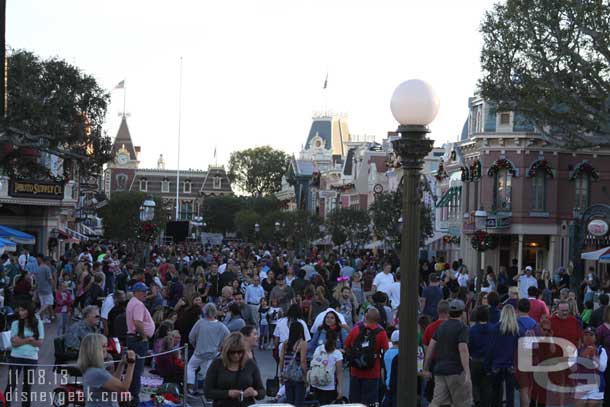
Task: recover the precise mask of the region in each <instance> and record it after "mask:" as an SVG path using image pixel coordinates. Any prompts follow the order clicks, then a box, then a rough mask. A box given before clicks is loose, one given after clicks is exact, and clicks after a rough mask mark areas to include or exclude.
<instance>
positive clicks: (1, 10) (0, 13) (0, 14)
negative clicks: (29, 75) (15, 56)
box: [0, 0, 8, 118]
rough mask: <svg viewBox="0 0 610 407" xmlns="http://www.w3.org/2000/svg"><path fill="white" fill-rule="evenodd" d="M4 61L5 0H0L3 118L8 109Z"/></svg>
mask: <svg viewBox="0 0 610 407" xmlns="http://www.w3.org/2000/svg"><path fill="white" fill-rule="evenodd" d="M6 65H7V63H6V0H0V66H1V68H0V69H1V75H0V95H2V103H0V117H2V118H5V117H6V113H7V110H8V94H7V75H6V69H7V66H6Z"/></svg>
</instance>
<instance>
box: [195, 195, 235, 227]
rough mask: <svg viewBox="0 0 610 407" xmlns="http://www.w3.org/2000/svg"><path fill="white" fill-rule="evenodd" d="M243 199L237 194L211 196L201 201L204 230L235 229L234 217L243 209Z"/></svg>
mask: <svg viewBox="0 0 610 407" xmlns="http://www.w3.org/2000/svg"><path fill="white" fill-rule="evenodd" d="M244 207H245V206H244V199H243V198H241V197H237V196H211V197H206V198H205V199H204V201H203V218H204V220H205V223H206V225H207V226H206V229H205V231H206V232H213V233H227V232H234V231H235V223H234V221H233V220H234V217H235V214H236V213H237V212H239V211H240V210H242V209H244Z"/></svg>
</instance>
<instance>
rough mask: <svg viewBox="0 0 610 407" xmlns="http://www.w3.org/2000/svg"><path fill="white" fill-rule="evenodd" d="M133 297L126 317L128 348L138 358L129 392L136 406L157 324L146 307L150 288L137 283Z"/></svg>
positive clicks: (133, 288)
mask: <svg viewBox="0 0 610 407" xmlns="http://www.w3.org/2000/svg"><path fill="white" fill-rule="evenodd" d="M132 290H133V297H131V300H129V302H128V303H127V308H126V310H125V317H126V319H127V348H128V349H130V350H133V351H134V352H135V353H136V355H137V356H139V357H136V362H135V368H134V372H133V374H134V376H135V380H133V381H132V382H131V386H130V387H129V391H130V393H131V397H132V400H133V401H134V402H135V403H136V405H137V404H138V403H139V402H140V387H141V380H140V378H141V377H142V373H143V372H144V359H143V357H144V356H146V355H147V353H148V341H149V339H150V338H152V336H153V335H154V333H155V322H154V321H153V319H152V317H151V315H150V312H148V309H147V308H146V306H145V305H144V299H145V298H146V293H147V291H148V287H147V286H146V284H144V283H142V282H137V283H135V284H134V285H133V287H132Z"/></svg>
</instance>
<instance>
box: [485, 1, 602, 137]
mask: <svg viewBox="0 0 610 407" xmlns="http://www.w3.org/2000/svg"><path fill="white" fill-rule="evenodd" d="M481 33H482V34H483V50H482V52H481V68H482V70H483V78H482V79H481V80H480V82H479V87H480V90H481V95H482V96H483V98H485V99H486V100H488V101H490V102H492V103H495V104H497V108H498V110H500V111H502V110H504V111H510V110H512V111H516V112H519V113H522V114H523V116H525V117H527V118H528V119H530V120H532V121H533V122H534V124H536V126H537V128H538V129H539V130H540V131H543V132H544V133H545V134H546V135H547V136H548V137H549V138H551V139H552V140H553V141H555V142H557V143H559V144H560V145H565V146H568V147H585V146H591V145H598V144H608V143H610V98H609V97H608V95H609V94H610V0H599V1H577V2H574V1H568V0H507V1H504V2H501V3H498V4H496V5H495V6H494V7H493V9H492V10H491V11H489V12H488V13H486V15H485V17H484V19H483V22H482V24H481Z"/></svg>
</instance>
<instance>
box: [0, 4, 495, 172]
mask: <svg viewBox="0 0 610 407" xmlns="http://www.w3.org/2000/svg"><path fill="white" fill-rule="evenodd" d="M7 3H8V5H7V45H8V46H10V47H12V48H18V49H27V50H29V51H33V52H35V53H37V54H38V55H40V56H42V57H60V58H62V59H65V60H67V61H68V62H70V63H73V64H74V65H76V66H78V67H79V68H81V69H82V70H83V71H84V72H85V73H87V74H90V75H92V76H94V77H95V78H96V79H97V81H98V82H99V83H100V85H101V86H102V87H104V88H106V89H108V91H109V92H111V94H112V101H111V103H110V105H109V108H108V114H107V119H106V125H105V129H106V131H107V132H108V134H109V135H111V136H112V137H113V138H114V136H115V135H116V131H117V129H118V125H119V123H120V117H119V116H120V113H121V112H122V111H123V96H124V95H123V91H122V90H114V91H112V89H113V88H114V87H115V85H117V84H118V83H119V82H120V81H121V80H123V79H125V85H126V89H125V92H126V95H125V96H126V110H127V112H128V113H129V114H130V116H129V118H128V124H129V128H130V131H131V135H132V138H133V141H134V144H136V145H139V146H141V147H142V151H141V154H140V162H141V164H140V167H141V168H143V167H147V168H151V167H153V168H154V167H156V163H157V159H158V158H159V155H160V154H163V155H164V157H165V161H166V168H172V169H174V168H176V166H177V160H178V134H179V133H180V135H181V136H180V142H181V148H180V168H181V169H188V168H193V169H206V168H207V167H208V165H210V164H215V163H218V164H227V163H228V159H229V155H230V153H231V152H232V151H235V150H240V149H243V148H249V147H253V146H259V145H271V146H273V147H274V148H277V149H281V150H284V151H285V152H287V153H290V154H293V153H295V154H297V153H298V152H299V151H300V149H301V146H302V145H303V143H305V140H306V138H307V134H308V131H309V126H310V124H311V118H312V114H313V112H316V111H323V110H331V111H333V112H337V113H342V114H346V115H347V118H348V123H349V129H350V133H351V134H353V135H368V136H375V138H376V140H377V141H381V140H382V139H383V138H385V137H386V134H387V132H388V131H392V130H395V129H396V127H397V123H396V121H395V120H394V119H393V117H392V114H391V112H390V107H389V102H390V97H391V95H392V92H393V90H394V88H395V87H396V86H397V85H398V84H399V83H401V82H402V81H405V80H408V79H414V78H418V79H423V80H426V81H428V82H429V83H430V84H431V85H432V86H433V87H434V88H435V90H436V92H437V93H438V94H439V97H440V111H439V114H438V116H437V118H436V120H435V121H434V122H433V123H431V125H430V129H431V131H432V133H431V135H430V136H431V137H432V138H434V139H435V141H436V144H437V145H442V144H443V143H444V142H446V141H454V140H456V139H457V137H458V134H459V133H460V132H461V129H462V126H463V124H464V120H465V119H466V116H467V114H468V97H470V96H472V94H473V93H474V92H475V90H476V83H477V80H478V79H479V78H480V64H479V57H480V49H481V36H480V33H479V31H478V29H479V25H480V22H481V19H482V17H483V15H484V13H485V11H486V10H489V9H491V7H492V5H493V2H492V1H491V0H460V1H455V0H398V1H394V0H376V1H374V2H371V1H363V0H308V1H296V0H256V1H253V0H232V1H195V0H191V1H189V0H173V1H171V2H168V1H157V0H148V1H144V0H130V1H125V0H98V1H92V0H55V1H48V0H9V1H8V2H7ZM181 59H182V98H181V100H182V114H181V120H179V116H180V115H179V100H180V97H179V95H180V92H179V83H180V80H179V78H180V60H181ZM327 75H328V87H327V89H326V91H324V90H323V85H324V80H325V78H326V76H327ZM179 128H180V132H179ZM215 149H216V151H217V157H216V159H215V158H214V150H215Z"/></svg>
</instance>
